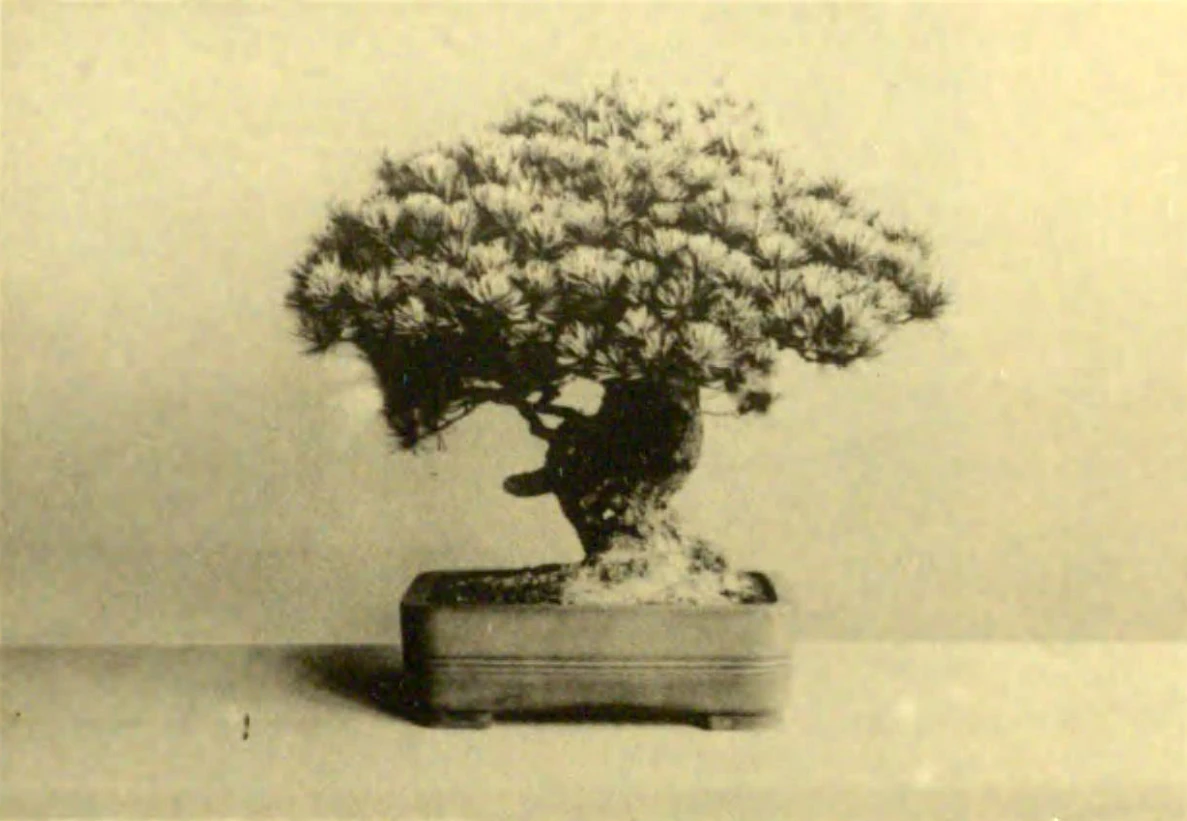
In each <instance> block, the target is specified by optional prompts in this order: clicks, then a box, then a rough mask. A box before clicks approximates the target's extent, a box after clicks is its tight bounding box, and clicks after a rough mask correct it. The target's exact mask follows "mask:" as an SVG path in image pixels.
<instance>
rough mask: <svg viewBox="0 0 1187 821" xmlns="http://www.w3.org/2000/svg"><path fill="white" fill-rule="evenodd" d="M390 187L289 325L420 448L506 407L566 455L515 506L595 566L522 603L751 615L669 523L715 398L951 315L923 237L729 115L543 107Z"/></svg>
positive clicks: (395, 172) (765, 384)
mask: <svg viewBox="0 0 1187 821" xmlns="http://www.w3.org/2000/svg"><path fill="white" fill-rule="evenodd" d="M377 178H378V179H377V185H376V187H375V189H374V191H373V192H372V193H371V194H370V195H369V196H367V197H366V198H365V199H363V200H362V201H361V202H359V203H358V204H357V205H354V206H350V207H345V206H340V207H337V208H335V209H334V210H333V212H332V213H331V215H330V218H329V220H328V226H327V227H326V228H325V230H324V231H323V232H322V233H321V234H320V235H319V236H317V237H316V239H315V240H314V241H313V243H312V247H311V249H310V250H309V251H308V253H307V254H306V255H305V256H304V258H303V259H302V260H301V261H300V262H299V264H298V265H296V266H295V268H294V269H293V271H292V278H291V289H290V291H289V293H288V299H287V304H288V305H289V307H291V308H292V309H294V311H295V312H296V315H297V317H298V319H299V323H300V326H299V327H300V334H301V336H302V338H303V339H304V340H305V341H307V343H308V344H309V349H310V350H311V351H312V352H324V351H326V350H329V349H330V348H332V347H334V346H336V345H339V344H342V343H349V344H351V345H353V346H354V347H355V348H356V349H357V350H358V352H359V353H360V354H361V355H362V356H363V357H364V358H365V360H366V361H367V362H368V363H369V364H370V366H371V367H372V368H373V370H374V373H375V376H376V378H377V382H378V386H379V388H380V390H381V392H382V396H383V408H384V416H385V419H386V421H387V423H388V425H389V426H390V428H391V430H392V432H393V433H394V434H395V437H396V439H397V441H398V443H399V445H400V446H401V447H402V448H406V449H414V448H416V447H417V446H418V445H419V444H421V443H422V442H424V441H425V440H426V439H427V438H431V437H435V436H439V435H440V434H441V433H442V432H444V431H445V430H446V429H447V428H449V427H450V426H451V425H453V424H455V423H457V422H458V421H459V420H461V419H463V418H465V417H466V416H468V415H469V414H471V413H472V412H473V411H474V410H475V409H477V408H478V407H480V406H482V405H484V404H486V403H495V404H501V405H507V406H510V407H511V408H514V409H515V410H516V411H518V413H519V414H521V415H522V417H523V418H524V420H526V422H527V425H528V428H529V430H530V432H531V433H532V434H533V435H535V436H537V437H540V438H541V439H543V440H545V441H546V442H547V443H548V446H547V456H546V459H545V465H544V466H543V467H542V468H541V469H540V470H538V471H536V472H534V473H531V474H525V475H521V476H519V477H513V478H512V479H511V480H509V481H508V489H509V491H511V492H513V493H516V494H519V495H538V494H546V493H551V494H553V495H555V496H556V498H557V500H558V501H559V503H560V508H561V510H562V511H563V513H564V515H565V516H566V517H567V518H568V519H569V521H570V522H571V523H572V524H573V526H574V527H575V528H576V531H577V535H578V537H579V539H580V542H581V545H582V547H583V549H584V552H585V558H584V560H583V561H581V562H578V563H574V564H572V565H555V566H549V568H546V569H536V572H535V573H534V574H533V573H531V572H525V573H524V574H522V576H521V578H519V579H518V581H519V582H521V583H522V584H521V585H520V587H519V588H515V586H514V585H513V586H512V588H514V589H520V591H521V592H520V595H529V594H527V593H523V592H522V591H523V590H528V589H532V588H533V585H532V583H533V582H534V583H535V589H536V591H537V594H538V595H542V596H543V597H544V598H552V599H554V600H590V599H599V600H605V599H610V600H622V599H627V600H633V601H671V600H693V601H705V600H713V599H716V600H720V598H721V597H722V596H724V597H726V598H732V599H735V600H745V599H746V598H747V596H750V595H752V594H753V593H754V591H752V590H748V587H747V578H748V577H745V576H744V575H743V574H737V573H734V572H733V571H730V570H729V569H728V568H727V564H726V562H725V560H724V559H723V557H722V556H721V555H720V554H719V553H718V552H717V551H716V550H715V549H714V548H713V547H712V546H710V545H709V544H708V543H707V542H705V541H704V540H703V539H700V538H697V537H693V536H689V535H687V534H685V533H684V532H683V530H682V529H681V527H680V524H679V522H678V520H677V517H676V515H675V513H674V512H673V510H672V509H671V508H670V501H671V499H672V496H673V494H675V493H676V491H677V490H678V489H679V488H680V487H681V485H682V484H683V483H684V482H685V480H686V478H687V477H688V475H689V474H690V472H691V471H692V470H693V468H694V467H695V466H696V464H697V460H698V455H699V452H700V448H701V439H702V413H703V412H702V409H701V392H702V389H717V390H720V391H723V392H724V393H726V394H728V395H729V396H730V397H732V398H733V401H734V403H735V407H736V410H737V412H738V413H739V414H746V413H762V412H764V411H766V410H767V408H768V407H769V406H770V404H771V402H772V400H773V394H772V391H771V387H770V384H769V377H770V376H771V375H772V373H773V370H774V368H775V366H776V363H777V360H778V358H779V355H780V352H781V351H787V350H790V351H793V352H795V353H796V354H798V355H799V356H800V357H801V358H802V359H804V360H807V361H809V362H815V363H820V364H822V365H830V366H837V367H844V366H845V365H848V364H849V363H852V362H854V361H856V360H860V359H863V358H868V357H871V356H874V355H876V354H877V352H878V350H879V343H880V342H881V341H882V339H883V338H884V337H885V335H886V334H887V333H888V332H889V331H891V330H892V329H894V328H897V327H898V326H900V325H903V324H906V323H908V322H911V321H914V320H928V319H932V318H934V317H936V316H937V315H938V314H939V313H940V311H941V309H942V308H943V306H944V304H945V302H946V293H945V291H944V289H943V287H942V286H941V285H940V284H939V283H938V282H937V281H935V280H934V279H933V277H932V276H931V273H930V271H929V264H928V258H929V249H928V245H927V244H926V242H925V240H924V239H923V238H922V237H921V236H920V235H919V234H917V233H916V232H914V231H912V230H909V229H908V228H905V227H902V226H899V225H893V224H890V223H888V222H886V221H885V220H883V219H882V218H881V217H880V216H879V215H878V213H876V212H874V211H871V210H868V209H866V208H863V207H862V206H861V205H859V204H858V202H857V201H856V200H855V199H854V198H853V197H852V195H851V194H850V193H849V192H848V191H847V190H846V189H845V187H844V186H842V185H841V184H840V183H839V182H837V181H835V180H831V179H812V178H809V177H807V176H805V175H804V174H803V173H801V172H800V171H797V170H794V169H791V168H789V167H787V166H786V165H785V164H784V162H783V160H782V159H781V158H780V155H779V154H778V153H777V152H775V151H774V150H773V149H772V148H771V147H770V145H769V144H768V143H767V141H766V134H765V130H764V128H763V125H762V123H761V121H760V119H759V117H758V116H757V112H756V110H755V108H754V106H753V105H749V104H743V103H741V102H739V101H737V100H736V99H734V98H732V97H730V96H728V95H724V94H721V95H718V96H716V97H714V98H711V99H708V100H706V101H703V102H698V103H694V104H683V103H680V102H678V101H675V100H672V99H664V98H650V97H648V96H647V95H645V94H644V93H643V92H642V91H641V90H639V89H638V88H636V87H634V86H631V85H628V84H624V83H621V82H618V81H615V82H612V83H610V84H609V85H607V86H605V87H602V88H599V89H597V90H595V91H593V92H592V93H590V94H589V95H587V96H585V97H582V98H578V99H568V98H566V99H562V98H557V97H553V96H541V97H538V98H537V99H535V100H534V101H532V102H531V103H530V105H528V106H527V107H526V108H524V109H523V110H522V111H520V112H518V113H516V114H514V115H513V116H511V117H510V118H508V119H506V120H505V121H503V122H501V123H500V124H498V125H496V126H494V127H492V128H490V129H488V130H487V131H485V132H484V133H482V134H481V135H480V136H478V137H477V138H474V139H467V140H462V141H459V142H457V143H455V144H453V145H447V146H442V147H439V148H436V149H434V150H429V151H425V152H423V153H417V154H414V155H412V156H409V157H406V158H403V159H392V158H389V157H385V158H384V159H383V160H382V162H381V163H380V165H379V168H378V172H377ZM580 381H585V382H594V383H598V384H600V385H601V387H602V389H603V391H602V395H601V400H600V406H599V407H598V408H597V410H596V411H595V412H586V411H583V410H581V409H580V408H578V407H576V406H574V405H573V404H572V403H567V404H566V402H565V401H564V395H565V391H566V388H567V387H568V386H570V385H571V384H573V383H576V382H580ZM541 585H542V586H543V588H546V592H543V593H540V590H541V589H542V588H541ZM512 588H509V589H512ZM508 595H513V594H512V593H508Z"/></svg>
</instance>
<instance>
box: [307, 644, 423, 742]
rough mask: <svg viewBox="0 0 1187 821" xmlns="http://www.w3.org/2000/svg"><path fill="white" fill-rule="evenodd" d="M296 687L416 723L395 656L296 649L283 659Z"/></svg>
mask: <svg viewBox="0 0 1187 821" xmlns="http://www.w3.org/2000/svg"><path fill="white" fill-rule="evenodd" d="M286 661H287V663H288V665H289V666H290V668H291V670H292V671H293V672H294V673H295V674H296V677H297V681H298V683H299V684H300V685H303V686H305V687H309V688H312V689H315V690H318V691H320V692H323V693H329V694H331V695H334V696H337V697H338V698H340V699H343V700H345V701H350V702H353V703H355V704H356V705H359V706H361V707H366V708H368V709H371V710H375V711H376V712H380V713H383V714H385V715H388V716H392V717H395V718H401V719H404V720H405V721H412V722H416V723H421V722H420V711H419V710H418V709H417V705H416V703H415V701H414V700H413V699H412V698H411V696H410V688H409V683H408V676H406V675H405V673H404V669H403V664H402V663H401V661H400V658H399V656H398V654H393V653H392V651H391V650H390V649H389V648H382V647H372V646H366V645H358V646H355V645H334V646H321V647H300V648H296V649H294V650H293V651H291V652H290V653H289V654H288V655H287V658H286Z"/></svg>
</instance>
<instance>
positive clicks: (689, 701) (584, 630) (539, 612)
mask: <svg viewBox="0 0 1187 821" xmlns="http://www.w3.org/2000/svg"><path fill="white" fill-rule="evenodd" d="M488 572H490V571H438V572H431V573H424V574H422V575H420V576H418V577H417V578H416V579H415V580H414V581H413V583H412V585H411V586H410V587H409V589H408V592H407V593H406V594H405V596H404V599H403V601H402V603H401V606H400V617H401V627H402V632H403V640H404V645H403V646H404V651H403V652H404V665H405V673H406V676H405V681H406V684H407V687H408V696H409V697H410V698H411V700H412V702H413V704H414V705H415V706H416V707H417V709H418V710H419V711H420V712H421V713H422V714H423V715H424V716H425V717H426V718H428V719H429V720H430V721H431V722H432V723H435V724H438V725H442V726H467V727H481V726H487V725H488V724H489V723H490V722H491V720H492V717H493V716H494V715H508V716H519V717H521V718H523V717H526V718H533V717H535V718H542V717H550V716H562V717H568V718H578V719H580V718H594V717H599V716H602V715H605V716H607V717H611V718H614V717H619V718H628V719H639V718H652V719H655V718H674V717H685V718H692V719H694V720H696V721H698V722H700V723H701V724H703V725H705V726H707V727H709V728H712V729H733V728H742V727H753V726H764V725H768V724H772V723H777V721H778V720H779V717H780V714H781V712H782V709H783V706H784V703H785V701H786V699H787V694H788V686H789V683H790V662H791V649H792V627H793V624H792V618H793V612H792V606H791V604H790V602H789V601H787V600H786V597H785V593H784V592H783V591H784V590H785V588H784V587H783V585H782V584H781V583H780V582H779V581H778V580H777V579H776V578H773V577H772V576H771V575H769V574H758V573H756V574H753V575H754V576H755V577H756V578H757V579H758V580H759V581H761V582H762V583H763V584H765V585H767V586H768V587H769V589H770V591H771V592H772V593H773V596H772V597H771V598H772V599H773V601H772V602H771V603H764V604H746V605H736V604H735V605H731V604H722V605H720V606H716V605H714V606H691V605H651V604H649V605H637V606H602V605H550V604H541V605H522V604H519V605H516V604H510V605H509V604H460V605H459V604H441V603H436V602H434V601H433V597H432V592H433V590H434V588H435V586H436V585H438V584H440V583H442V582H445V581H448V580H449V579H451V578H462V577H466V576H471V577H472V576H474V575H477V574H478V573H483V574H486V573H488Z"/></svg>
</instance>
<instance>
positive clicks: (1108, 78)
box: [0, 2, 1187, 643]
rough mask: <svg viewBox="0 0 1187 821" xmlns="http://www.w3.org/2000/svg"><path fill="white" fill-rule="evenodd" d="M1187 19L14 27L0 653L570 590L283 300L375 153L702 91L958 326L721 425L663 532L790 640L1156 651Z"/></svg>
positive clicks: (49, 21) (208, 16) (1176, 354)
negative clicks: (429, 601)
mask: <svg viewBox="0 0 1187 821" xmlns="http://www.w3.org/2000/svg"><path fill="white" fill-rule="evenodd" d="M1185 33H1187V6H1185V5H1182V4H1165V5H1163V6H1144V7H1140V8H1131V7H1124V8H1123V7H1120V5H1117V6H1086V5H1083V6H1081V5H1071V6H1069V5H1048V6H1043V7H1023V6H1015V5H1002V6H981V7H966V6H963V5H960V6H958V5H941V6H928V7H912V6H887V7H878V8H875V7H856V6H855V7H836V6H827V7H818V6H802V7H801V6H796V7H772V6H753V7H740V8H738V7H731V8H723V7H700V8H691V7H683V8H682V7H654V8H652V7H643V6H602V7H596V8H595V7H590V8H578V7H568V6H553V7H547V8H546V7H523V6H517V7H507V8H501V9H500V8H479V7H467V8H464V9H463V8H440V7H434V8H430V7H418V6H392V5H382V6H380V5H351V6H346V5H337V4H334V5H320V6H305V5H298V4H292V5H278V6H270V5H258V6H256V5H246V4H245V5H238V4H234V5H223V4H191V5H173V4H168V5H161V6H150V5H141V4H136V5H133V4H116V5H96V6H80V5H73V6H58V5H56V4H49V3H34V2H31V3H24V4H6V5H5V6H4V17H3V149H4V156H3V166H4V168H3V174H4V176H3V238H2V245H0V247H2V255H3V256H2V263H3V275H4V281H3V451H2V456H3V514H4V534H3V554H2V560H3V568H2V574H0V575H2V578H3V587H2V592H3V601H2V610H0V622H2V626H3V638H4V641H5V643H69V642H113V643H114V642H166V643H168V642H207V641H211V642H213V641H219V642H223V641H225V642H256V641H260V642H282V641H299V642H317V641H336V640H341V641H364V640H383V639H385V638H391V637H392V636H393V635H395V630H396V613H395V603H396V601H397V600H398V597H399V595H400V594H401V592H402V589H403V587H404V585H405V584H407V582H408V580H409V579H410V577H411V575H412V574H413V573H414V572H416V571H418V570H421V569H427V568H429V567H434V566H450V565H455V566H456V565H511V564H519V563H523V562H529V561H531V562H535V561H547V560H550V559H566V558H571V557H575V556H576V555H578V551H577V544H576V540H575V538H574V537H573V536H572V535H571V534H570V533H569V531H568V529H567V525H566V524H565V522H564V521H563V520H562V519H561V517H560V514H559V512H558V511H557V510H556V508H555V506H554V505H553V504H552V503H551V502H550V501H549V500H537V501H521V500H514V499H511V498H510V497H507V496H505V495H504V494H503V492H502V490H501V488H500V481H501V479H502V477H503V476H504V475H506V474H507V473H510V472H513V471H517V470H524V469H530V468H533V467H535V466H536V464H537V462H538V460H539V458H540V455H541V452H540V449H539V447H538V446H537V443H536V442H535V441H534V440H532V439H531V438H530V437H529V436H528V435H527V433H526V432H525V431H522V430H520V428H519V425H518V422H517V420H516V419H514V418H510V417H507V416H504V415H501V414H499V413H498V412H495V411H492V412H489V413H483V414H480V415H479V416H477V417H476V418H474V419H473V420H472V421H471V424H469V425H468V426H465V427H463V428H461V429H459V430H458V432H457V434H456V435H455V436H453V437H452V438H451V439H450V440H449V441H448V450H446V451H444V452H441V453H433V454H428V455H425V456H423V457H418V458H412V457H406V456H396V455H393V454H391V453H390V452H389V451H388V449H387V442H386V440H385V435H384V431H383V429H382V427H381V425H380V424H379V420H378V418H377V416H376V411H377V401H378V397H377V394H376V393H375V391H374V390H373V389H372V388H370V386H369V384H368V381H367V379H368V377H367V374H366V373H365V372H364V371H362V370H361V369H360V368H359V366H358V365H357V364H356V363H355V362H353V361H352V360H351V359H349V358H345V357H344V358H338V359H328V360H323V361H313V360H308V359H303V358H302V357H301V356H299V354H298V350H299V348H298V344H297V342H296V341H295V339H294V338H293V337H292V329H291V326H290V323H289V318H288V317H287V316H286V315H285V313H284V312H283V310H282V308H281V300H282V296H283V292H284V290H285V287H286V284H287V283H286V269H287V266H288V265H289V264H290V263H291V262H292V261H293V260H294V259H295V256H296V254H298V253H299V252H300V251H301V250H302V244H303V242H304V241H305V239H306V238H307V237H308V236H309V234H310V233H311V232H313V231H314V230H316V229H317V228H318V226H319V221H320V220H321V219H322V217H323V216H324V214H325V208H326V205H327V204H328V203H329V202H330V201H331V200H332V199H333V198H335V197H344V198H347V197H352V196H354V195H356V194H358V193H360V192H361V191H362V189H363V187H364V186H365V185H366V184H367V182H368V173H369V171H370V169H371V167H372V166H373V165H374V163H375V161H376V159H377V157H378V155H379V152H380V150H381V149H382V148H384V147H387V148H389V149H391V150H392V151H394V152H397V153H399V152H401V151H405V150H411V149H414V148H416V147H419V146H423V145H425V144H427V143H429V142H431V141H435V140H439V139H445V140H447V139H450V138H451V137H453V136H455V135H457V134H459V133H460V132H461V131H463V130H465V129H468V128H472V127H475V126H478V125H480V124H482V123H484V122H486V121H489V120H490V119H492V118H495V117H497V116H499V115H501V114H502V113H504V112H505V111H506V110H507V108H508V107H509V106H511V105H514V104H515V103H516V102H518V101H521V100H523V99H524V98H525V97H526V96H527V95H530V94H533V93H535V92H538V91H543V90H560V91H564V90H569V89H576V88H578V87H580V86H581V84H582V83H583V82H585V81H586V80H587V79H589V78H600V77H605V76H607V75H608V73H609V72H611V71H613V70H616V69H617V70H621V71H623V72H624V73H626V74H628V75H635V76H639V77H641V78H643V79H645V80H648V81H651V82H654V83H656V84H658V85H659V86H661V87H663V88H666V89H670V90H672V91H677V92H683V91H691V90H697V89H702V88H705V87H707V86H708V85H709V84H711V83H713V82H714V81H715V80H716V79H717V78H719V77H724V78H726V79H727V80H728V81H729V84H730V85H731V87H733V88H734V89H736V90H738V91H740V92H741V93H743V94H745V95H747V96H750V97H753V98H754V99H756V100H757V101H758V102H760V103H761V104H762V105H763V107H764V108H765V110H766V111H767V112H768V114H769V115H770V118H771V120H772V121H773V123H774V126H775V128H776V130H777V133H778V134H779V135H781V136H782V137H783V138H784V142H786V144H787V147H788V151H789V152H790V154H791V156H792V157H793V159H794V160H795V161H796V162H798V163H801V164H803V165H804V166H806V167H807V168H809V169H810V170H813V171H819V172H835V173H837V174H840V175H841V176H843V177H845V178H846V179H848V180H849V181H850V182H852V183H853V184H854V185H855V187H856V188H857V189H858V191H859V192H861V193H862V194H864V195H865V196H866V197H867V198H868V199H870V200H873V201H875V202H877V203H879V204H884V205H886V206H887V208H888V210H890V211H897V212H898V213H899V214H901V215H902V216H904V217H906V218H908V219H910V220H912V221H913V222H914V223H916V224H917V225H919V226H921V227H923V228H925V229H927V230H928V231H929V232H930V233H931V235H932V237H933V239H934V241H935V244H936V246H937V248H938V250H939V253H940V257H941V262H942V264H943V267H944V270H945V272H946V273H947V275H948V277H949V279H950V281H951V283H952V287H953V290H954V293H955V297H956V303H955V305H954V308H953V310H952V312H951V314H950V315H949V316H948V318H947V319H946V320H945V321H944V322H943V323H942V324H940V325H937V326H934V327H931V328H924V329H914V328H912V329H908V330H907V331H906V332H904V333H903V334H900V335H899V336H898V337H897V338H896V339H895V340H894V341H893V342H892V344H891V345H890V346H889V350H888V352H887V354H886V355H885V356H884V357H883V358H882V359H880V360H879V361H877V362H874V363H872V364H870V365H867V366H863V367H859V368H855V369H853V370H852V371H850V372H846V373H834V372H819V371H816V370H813V369H811V368H809V367H807V366H805V365H803V364H797V363H796V362H792V361H789V362H788V363H787V366H786V367H785V369H784V371H783V376H782V377H781V382H780V389H781V390H782V391H783V393H784V398H783V401H782V402H781V403H780V404H778V405H777V406H776V408H775V409H774V411H773V413H772V414H771V416H770V417H769V418H767V419H765V420H755V421H745V422H734V421H730V420H724V419H717V418H714V419H713V420H712V421H713V424H712V426H711V429H710V438H709V442H708V449H707V454H706V458H705V462H704V464H703V467H702V469H701V471H700V473H699V474H698V476H697V477H696V479H695V481H694V483H693V485H692V486H690V487H689V489H688V490H687V492H686V494H685V496H684V504H683V507H684V508H685V510H686V511H687V513H688V515H689V516H690V518H693V519H694V520H695V521H697V522H698V523H699V524H700V526H701V527H702V529H703V530H704V531H706V532H707V533H709V534H710V535H712V536H714V537H715V538H717V539H718V540H719V541H721V542H723V543H725V544H726V545H728V546H729V548H730V549H731V551H732V554H733V556H734V557H735V560H736V562H737V563H739V564H744V565H750V566H758V567H767V568H772V569H777V570H779V571H781V572H782V573H783V574H784V575H786V576H788V577H789V578H790V579H791V580H793V581H794V582H795V584H796V586H797V589H798V592H799V595H800V598H801V601H802V606H803V630H804V633H805V635H806V636H809V637H820V638H824V637H830V638H848V637H853V638H857V637H866V638H929V637H980V638H1017V637H1023V636H1028V637H1058V638H1088V637H1092V638H1122V639H1129V638H1154V639H1158V638H1172V637H1178V638H1181V637H1182V636H1183V634H1184V632H1185V631H1184V627H1185V626H1187V544H1185V541H1184V539H1183V536H1182V532H1183V530H1184V528H1183V525H1184V524H1187V514H1185V513H1184V503H1183V500H1185V499H1187V469H1185V468H1184V467H1183V465H1184V461H1185V458H1187V450H1185V444H1184V442H1185V439H1187V437H1184V433H1183V421H1182V419H1183V405H1184V399H1185V398H1187V359H1185V356H1187V355H1185V352H1187V324H1185V323H1184V322H1183V310H1184V306H1187V168H1185V167H1187V105H1184V100H1183V89H1184V87H1187V50H1184V49H1183V48H1182V43H1183V41H1184V40H1185V39H1187V38H1185V37H1184V36H1183V35H1184V34H1185Z"/></svg>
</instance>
